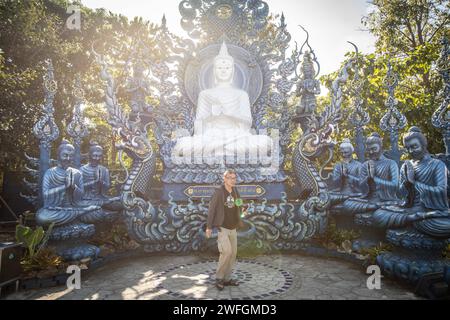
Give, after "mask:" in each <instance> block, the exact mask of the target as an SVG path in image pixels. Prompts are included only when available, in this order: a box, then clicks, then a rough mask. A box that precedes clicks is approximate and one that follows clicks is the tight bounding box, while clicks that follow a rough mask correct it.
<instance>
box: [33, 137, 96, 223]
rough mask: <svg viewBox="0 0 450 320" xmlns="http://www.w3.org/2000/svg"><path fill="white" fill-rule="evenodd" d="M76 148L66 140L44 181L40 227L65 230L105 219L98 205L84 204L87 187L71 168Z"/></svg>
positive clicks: (38, 215) (39, 216) (38, 213)
mask: <svg viewBox="0 0 450 320" xmlns="http://www.w3.org/2000/svg"><path fill="white" fill-rule="evenodd" d="M74 154H75V148H74V146H73V145H71V144H69V142H68V141H65V140H63V142H62V143H61V145H60V146H59V147H58V158H57V160H58V164H57V166H55V167H53V168H50V169H48V170H47V171H46V172H45V174H44V178H43V181H42V196H43V202H44V203H43V207H42V208H41V209H39V210H38V211H37V213H36V221H37V223H38V224H39V225H49V224H51V223H55V226H62V225H66V224H71V223H75V222H84V223H94V222H98V221H101V220H103V219H104V212H103V211H102V209H101V208H100V206H97V205H87V204H86V203H85V202H84V201H83V196H84V187H83V175H82V173H81V171H79V170H78V169H75V168H73V167H71V166H72V163H73V159H74Z"/></svg>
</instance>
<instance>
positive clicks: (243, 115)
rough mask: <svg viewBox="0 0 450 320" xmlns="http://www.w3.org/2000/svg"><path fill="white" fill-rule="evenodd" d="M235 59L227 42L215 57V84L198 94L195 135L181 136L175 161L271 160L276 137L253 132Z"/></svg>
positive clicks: (247, 101)
mask: <svg viewBox="0 0 450 320" xmlns="http://www.w3.org/2000/svg"><path fill="white" fill-rule="evenodd" d="M233 78H234V59H233V57H232V56H230V55H229V53H228V49H227V46H226V44H225V43H223V44H222V46H221V49H220V53H219V55H218V56H216V57H215V59H214V79H215V86H214V87H213V88H210V89H206V90H202V91H201V92H200V93H199V96H198V103H197V110H196V116H195V121H194V135H193V136H185V137H181V138H178V140H177V141H176V144H175V146H174V148H173V151H172V159H173V162H174V163H180V162H181V163H183V162H184V163H192V159H194V161H195V163H204V162H205V161H206V162H208V160H210V159H213V160H212V161H216V160H214V159H219V158H223V157H235V156H236V157H237V159H245V158H246V157H248V158H247V159H249V158H257V159H260V160H262V161H263V162H267V163H268V162H270V152H271V150H272V145H273V141H272V139H271V137H269V136H267V135H257V134H253V133H252V122H253V119H252V113H251V108H250V100H249V96H248V94H247V92H245V91H244V90H241V89H238V88H235V87H234V86H233Z"/></svg>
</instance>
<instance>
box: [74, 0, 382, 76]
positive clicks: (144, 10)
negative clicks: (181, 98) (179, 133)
mask: <svg viewBox="0 0 450 320" xmlns="http://www.w3.org/2000/svg"><path fill="white" fill-rule="evenodd" d="M265 2H266V3H267V4H268V5H269V8H270V11H271V12H272V13H274V14H281V13H282V12H283V13H284V15H285V17H286V24H287V26H288V31H289V32H290V33H291V35H292V41H297V42H298V43H299V44H302V43H303V42H304V40H305V33H304V32H303V31H302V30H301V29H300V28H299V27H298V25H299V24H301V25H302V26H304V27H305V28H306V29H307V30H308V32H309V33H310V44H311V46H312V47H313V49H314V51H315V53H316V56H317V58H318V60H319V63H320V65H321V73H320V74H321V75H324V74H328V73H331V72H334V71H336V70H337V69H338V68H339V67H340V64H341V62H342V61H343V60H344V55H345V53H346V52H347V51H351V50H353V47H352V46H351V45H350V44H349V43H347V41H351V42H353V43H355V44H356V45H357V46H358V47H359V50H360V51H361V52H363V53H371V52H373V51H374V50H375V48H374V44H375V38H374V37H373V36H372V35H371V34H370V33H369V32H368V31H363V26H362V24H361V18H362V17H363V16H365V15H366V14H367V12H368V10H369V6H370V5H369V4H368V1H367V0H265ZM82 3H83V4H84V5H85V6H87V7H90V8H93V9H95V8H105V9H107V10H109V11H112V12H114V13H120V14H123V15H125V16H127V17H129V18H134V17H135V16H139V17H143V18H144V19H146V20H149V21H151V22H153V23H160V21H161V18H162V16H163V14H165V15H166V19H167V26H168V27H169V29H170V30H171V31H172V32H173V33H175V34H177V35H180V36H187V35H186V32H185V31H184V30H183V29H182V28H181V26H180V24H179V22H180V18H181V16H180V13H179V11H178V5H179V3H180V0H82Z"/></svg>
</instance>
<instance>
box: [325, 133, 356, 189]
mask: <svg viewBox="0 0 450 320" xmlns="http://www.w3.org/2000/svg"><path fill="white" fill-rule="evenodd" d="M339 151H340V153H341V156H342V162H339V163H338V164H336V165H335V166H334V168H333V175H332V192H333V193H340V194H345V195H349V196H360V195H361V192H360V188H359V179H360V175H361V163H360V162H359V161H357V160H355V159H353V153H354V151H355V148H354V147H353V145H352V144H351V142H350V139H347V138H346V139H344V140H343V142H342V143H341V144H340V145H339Z"/></svg>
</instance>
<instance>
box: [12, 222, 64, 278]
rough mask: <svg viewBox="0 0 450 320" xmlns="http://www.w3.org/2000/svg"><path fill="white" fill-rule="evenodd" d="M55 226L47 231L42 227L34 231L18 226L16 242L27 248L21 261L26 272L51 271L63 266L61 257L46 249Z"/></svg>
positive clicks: (51, 226)
mask: <svg viewBox="0 0 450 320" xmlns="http://www.w3.org/2000/svg"><path fill="white" fill-rule="evenodd" d="M53 226H54V224H51V225H50V226H49V228H48V229H47V231H44V229H43V228H42V227H37V228H36V229H35V230H33V229H31V228H30V227H25V226H23V225H17V227H16V240H17V242H21V243H23V245H24V246H25V247H26V254H25V256H24V257H23V258H22V260H21V264H22V266H23V269H24V271H25V272H32V271H42V270H51V269H54V268H57V267H59V266H61V265H62V264H63V261H62V258H61V257H60V256H58V255H56V254H55V253H54V252H53V251H52V250H51V249H49V248H46V244H47V242H48V239H49V237H50V235H51V232H52V230H53Z"/></svg>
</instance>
